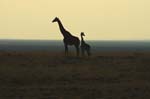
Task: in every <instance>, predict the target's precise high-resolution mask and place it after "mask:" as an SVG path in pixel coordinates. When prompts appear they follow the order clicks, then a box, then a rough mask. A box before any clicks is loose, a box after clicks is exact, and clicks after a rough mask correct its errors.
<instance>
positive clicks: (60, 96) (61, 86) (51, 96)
mask: <svg viewBox="0 0 150 99" xmlns="http://www.w3.org/2000/svg"><path fill="white" fill-rule="evenodd" d="M149 75H150V52H99V53H96V54H95V55H93V56H92V57H90V58H87V57H86V58H82V57H72V56H69V57H65V56H64V55H63V53H51V52H2V51H1V52H0V85H1V86H0V99H149V98H150V77H149Z"/></svg>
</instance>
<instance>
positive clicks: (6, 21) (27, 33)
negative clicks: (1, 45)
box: [0, 0, 150, 40]
mask: <svg viewBox="0 0 150 99" xmlns="http://www.w3.org/2000/svg"><path fill="white" fill-rule="evenodd" d="M149 5H150V0H0V39H40V40H61V39H62V38H63V37H62V35H61V33H60V31H59V28H58V24H57V23H52V20H53V19H54V18H55V17H56V16H57V17H59V19H60V20H61V21H62V23H63V25H64V27H65V28H66V29H67V30H68V31H69V32H70V33H72V34H73V35H75V36H78V37H80V33H81V32H84V33H85V35H86V37H85V39H87V40H150V10H149V9H150V6H149Z"/></svg>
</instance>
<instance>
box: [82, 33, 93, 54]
mask: <svg viewBox="0 0 150 99" xmlns="http://www.w3.org/2000/svg"><path fill="white" fill-rule="evenodd" d="M83 36H85V34H84V32H81V46H80V47H81V53H82V56H84V53H85V51H86V53H87V55H88V56H90V55H91V47H90V45H89V44H87V43H85V41H84V38H83Z"/></svg>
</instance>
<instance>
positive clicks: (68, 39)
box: [52, 17, 80, 56]
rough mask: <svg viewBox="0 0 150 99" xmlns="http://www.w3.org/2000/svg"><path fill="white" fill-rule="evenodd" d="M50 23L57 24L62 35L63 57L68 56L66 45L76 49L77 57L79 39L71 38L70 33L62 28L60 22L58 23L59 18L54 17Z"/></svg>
mask: <svg viewBox="0 0 150 99" xmlns="http://www.w3.org/2000/svg"><path fill="white" fill-rule="evenodd" d="M52 22H53V23H54V22H57V23H58V25H59V29H60V32H61V33H62V35H63V37H64V39H63V42H64V46H65V55H68V45H69V46H72V45H74V46H75V48H76V53H77V56H79V53H80V51H79V46H80V40H79V38H78V37H76V36H73V35H72V34H71V33H70V32H68V31H67V30H66V29H65V28H64V26H63V24H62V22H61V21H60V19H59V18H57V17H56V18H55V19H54V20H53V21H52Z"/></svg>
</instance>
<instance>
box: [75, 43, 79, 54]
mask: <svg viewBox="0 0 150 99" xmlns="http://www.w3.org/2000/svg"><path fill="white" fill-rule="evenodd" d="M75 48H76V52H77V56H79V54H80V49H79V46H78V45H75Z"/></svg>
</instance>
